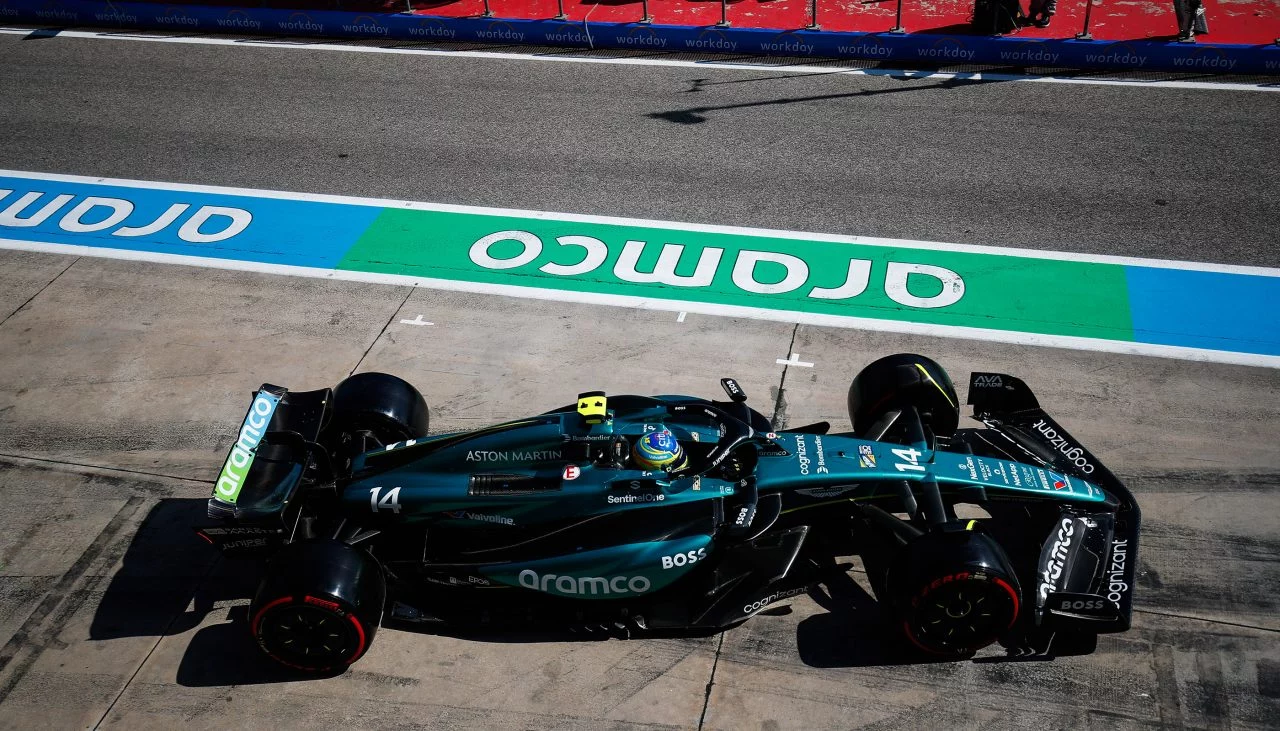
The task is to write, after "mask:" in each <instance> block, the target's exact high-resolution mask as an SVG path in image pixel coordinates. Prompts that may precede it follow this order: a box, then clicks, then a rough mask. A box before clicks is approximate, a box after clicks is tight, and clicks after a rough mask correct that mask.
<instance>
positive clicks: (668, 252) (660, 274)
mask: <svg viewBox="0 0 1280 731" xmlns="http://www.w3.org/2000/svg"><path fill="white" fill-rule="evenodd" d="M555 243H556V244H557V245H558V246H559V247H560V248H559V249H558V250H557V251H555V253H554V254H552V255H551V256H550V257H543V252H544V248H545V247H544V245H543V242H542V239H541V238H539V237H538V236H537V235H536V234H533V233H531V232H529V231H498V232H497V233H492V234H489V235H488V236H484V237H482V238H481V239H479V240H478V241H476V242H475V243H474V244H472V245H471V248H470V250H469V251H468V256H469V257H470V259H471V261H472V263H474V264H476V265H477V266H480V267H483V268H485V269H491V270H504V269H519V268H522V267H529V266H530V265H532V264H534V263H535V262H538V261H540V260H541V261H543V262H545V263H543V264H542V265H541V266H538V267H537V268H536V271H539V272H542V273H544V274H550V275H553V276H557V277H576V278H585V279H594V280H599V279H600V278H601V276H600V274H593V273H595V272H596V271H597V270H598V269H600V268H601V267H603V266H605V265H606V261H607V260H609V259H610V258H614V263H613V270H612V273H613V277H614V278H616V279H617V280H619V281H621V282H627V283H631V284H652V285H661V286H662V287H682V288H705V287H710V286H712V284H713V283H714V282H715V281H716V279H717V276H718V275H719V274H721V273H722V272H724V271H726V269H727V271H728V272H729V273H730V280H731V282H732V285H733V286H734V287H735V288H736V289H737V290H740V293H748V294H765V295H782V294H789V293H792V292H798V293H804V294H803V295H802V296H803V297H805V298H810V299H819V300H847V299H852V298H854V297H858V296H859V295H861V294H863V293H864V292H866V291H867V288H868V287H869V285H870V282H871V271H872V264H873V262H872V260H870V259H853V258H850V259H847V260H846V261H842V262H841V265H840V270H838V271H837V272H836V275H837V276H839V273H841V272H842V273H843V274H844V282H843V283H842V284H840V285H839V286H836V287H825V286H817V285H815V284H813V283H812V282H811V276H810V275H811V271H810V265H809V262H807V261H805V260H804V259H801V258H800V257H798V256H795V255H793V254H787V253H783V252H779V251H757V250H753V249H742V250H740V251H738V252H737V253H736V254H735V255H734V257H733V263H732V264H731V265H729V263H728V262H727V261H726V260H725V252H726V250H725V249H724V248H721V247H716V246H704V247H702V249H701V251H699V252H698V253H697V259H696V261H687V260H685V259H684V255H685V247H684V245H683V244H669V243H664V244H662V246H661V249H660V251H659V253H658V256H657V260H656V262H655V261H654V257H653V253H652V250H650V251H649V253H648V254H647V255H646V247H647V246H648V245H647V244H646V242H644V241H637V240H634V239H633V240H630V241H627V242H626V243H625V244H624V245H623V246H622V250H621V251H619V252H617V253H616V257H614V252H611V251H610V249H609V246H608V244H606V243H605V242H603V241H601V240H600V239H597V238H594V237H591V236H559V237H557V238H556V239H555ZM516 248H518V249H519V251H518V252H516V253H515V254H514V255H509V254H510V253H511V252H512V251H514V250H515V249H516ZM495 254H497V255H495ZM642 259H643V260H644V261H645V262H647V264H646V265H642V264H641V261H642ZM565 261H571V262H573V263H562V262H565ZM645 269H648V271H644V270H645ZM830 269H831V267H825V268H822V269H820V270H818V273H819V274H820V275H821V276H822V278H824V279H825V278H829V277H830V276H831V274H832V272H831V271H829V270H830ZM690 270H692V273H688V272H690ZM681 272H685V273H681ZM587 275H592V276H587ZM913 275H914V277H915V279H916V280H931V282H930V286H929V288H930V289H932V290H936V294H928V295H922V294H917V293H913V292H912V291H911V290H910V289H909V288H908V280H910V279H911V278H912V277H913ZM828 283H831V282H828ZM921 291H925V290H924V289H923V288H922V287H920V282H917V292H921ZM964 291H965V284H964V279H963V278H961V276H960V275H959V274H957V273H956V272H953V271H951V270H950V269H946V268H944V267H940V266H934V265H931V264H918V263H909V262H894V261H890V262H887V264H886V265H885V277H884V293H885V295H886V296H887V297H888V298H889V299H891V300H893V301H894V302H896V303H898V304H900V305H905V306H907V307H918V308H926V309H934V308H939V307H947V306H949V305H953V304H955V303H956V302H959V301H960V299H961V298H962V297H964ZM792 296H793V297H794V296H795V295H792Z"/></svg>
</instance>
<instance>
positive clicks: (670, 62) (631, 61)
mask: <svg viewBox="0 0 1280 731" xmlns="http://www.w3.org/2000/svg"><path fill="white" fill-rule="evenodd" d="M32 31H33V29H32V28H0V34H6V35H27V34H29V33H31V32H32ZM56 37H57V38H90V39H97V40H112V41H141V42H144V43H186V44H195V45H202V46H235V47H238V48H281V49H287V50H291V51H330V52H333V51H337V52H344V53H380V54H389V55H410V56H440V57H446V58H485V59H496V60H505V61H512V60H514V61H540V62H549V63H578V64H605V65H610V66H665V67H668V68H698V69H722V70H726V71H758V72H766V73H767V72H773V73H788V74H826V75H840V74H843V75H846V76H893V77H896V78H909V79H939V80H958V81H1021V82H1031V83H1039V84H1080V85H1086V86H1129V87H1142V88H1155V89H1199V90H1208V91H1269V92H1280V88H1278V87H1275V86H1269V85H1266V84H1242V83H1235V82H1224V83H1215V82H1207V81H1141V80H1132V81H1122V80H1118V79H1089V78H1080V77H1075V76H1035V75H1031V74H998V73H982V72H975V73H965V72H947V71H925V70H918V69H883V68H870V69H832V68H829V67H825V66H810V65H805V64H795V65H788V66H776V65H767V66H766V65H762V64H750V63H733V62H730V61H714V60H708V61H679V60H676V59H668V58H582V57H573V58H567V57H564V56H560V55H541V54H535V53H500V52H497V51H444V50H436V49H422V48H378V47H373V46H348V45H344V44H338V43H305V42H298V41H292V42H291V41H287V40H274V41H265V40H258V39H232V38H190V37H184V36H159V35H156V36H143V35H133V34H130V35H118V34H115V33H108V32H94V31H73V30H67V31H61V32H60V33H58V34H57V36H56ZM583 50H585V49H583Z"/></svg>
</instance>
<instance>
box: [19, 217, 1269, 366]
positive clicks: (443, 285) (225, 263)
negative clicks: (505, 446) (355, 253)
mask: <svg viewBox="0 0 1280 731" xmlns="http://www.w3.org/2000/svg"><path fill="white" fill-rule="evenodd" d="M0 249H15V250H18V251H38V252H43V253H46V254H69V255H72V256H91V257H101V258H106V259H124V260H128V261H146V262H154V263H157V264H181V265H184V266H197V267H205V268H209V269H228V270H233V271H242V272H258V273H262V274H279V275H285V276H294V277H316V278H319V279H333V280H338V281H348V282H370V283H374V284H394V285H399V286H421V287H430V288H432V289H441V290H448V291H453V292H471V293H475V294H494V295H503V296H506V297H523V298H525V299H540V300H551V301H556V302H576V303H580V304H590V305H609V306H613V307H630V308H632V309H639V310H665V311H667V312H679V311H687V312H693V313H696V314H700V315H718V316H721V317H741V318H746V319H753V320H769V321H773V322H788V323H799V324H801V325H817V326H820V327H844V328H855V329H858V330H872V331H877V332H896V333H907V334H910V335H930V336H934V337H944V338H958V339H962V340H983V341H987V342H995V343H1011V344H1014V345H1034V346H1040V347H1047V348H1072V349H1074V350H1092V351H1097V352H1102V353H1119V354H1122V355H1149V356H1155V357H1158V358H1177V359H1179V360H1191V361H1200V362H1206V363H1227V364H1231V365H1246V366H1257V367H1261V368H1280V356H1275V355H1256V354H1253V353H1234V352H1231V351H1224V350H1204V349H1200V348H1186V347H1181V346H1175V345H1151V344H1148V343H1131V342H1122V341H1118V340H1094V339H1092V338H1082V337H1075V336H1070V335H1039V334H1036V333H1021V332H1012V331H1009V330H992V329H987V328H980V327H961V326H956V325H929V324H923V323H915V322H899V321H894V320H873V319H867V318H861V317H846V316H839V315H821V314H814V313H808V312H794V311H790V310H772V309H757V308H754V307H741V306H738V305H721V304H712V303H706V302H678V301H668V300H662V299H655V298H653V297H633V296H628V295H617V294H597V293H594V292H574V291H571V290H560V289H542V288H538V287H515V286H511V285H505V284H488V283H482V282H461V281H454V280H451V279H432V278H430V277H411V276H408V275H403V274H378V273H373V272H355V271H347V270H336V269H317V268H313V267H299V266H289V265H285V264H263V263H260V262H252V261H237V260H232V259H206V258H203V257H199V256H182V255H178V254H158V253H154V252H149V251H129V250H126V249H104V248H99V247H96V246H73V245H70V244H45V243H36V242H32V241H19V240H16V239H3V238H0Z"/></svg>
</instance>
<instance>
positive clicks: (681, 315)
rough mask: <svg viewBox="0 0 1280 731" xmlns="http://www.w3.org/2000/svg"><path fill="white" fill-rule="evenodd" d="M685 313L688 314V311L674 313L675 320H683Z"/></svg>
mask: <svg viewBox="0 0 1280 731" xmlns="http://www.w3.org/2000/svg"><path fill="white" fill-rule="evenodd" d="M687 314H689V313H688V312H681V313H680V314H679V315H676V322H684V316H685V315H687Z"/></svg>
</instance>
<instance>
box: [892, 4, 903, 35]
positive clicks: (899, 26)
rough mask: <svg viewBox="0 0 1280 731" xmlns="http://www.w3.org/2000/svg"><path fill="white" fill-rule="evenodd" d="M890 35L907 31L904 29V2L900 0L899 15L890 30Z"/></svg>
mask: <svg viewBox="0 0 1280 731" xmlns="http://www.w3.org/2000/svg"><path fill="white" fill-rule="evenodd" d="M889 32H890V33H906V32H907V29H906V28H903V27H902V0H898V13H897V15H896V16H895V17H894V20H893V27H892V28H890V29H889Z"/></svg>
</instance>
